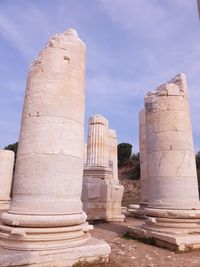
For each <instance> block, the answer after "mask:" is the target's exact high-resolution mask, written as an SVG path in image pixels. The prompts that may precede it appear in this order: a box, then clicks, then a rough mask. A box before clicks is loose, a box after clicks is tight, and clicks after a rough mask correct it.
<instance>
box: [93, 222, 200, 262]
mask: <svg viewBox="0 0 200 267" xmlns="http://www.w3.org/2000/svg"><path fill="white" fill-rule="evenodd" d="M141 223H142V220H139V219H135V218H127V219H126V222H125V223H102V222H101V223H97V224H95V225H94V230H92V231H91V234H92V236H93V237H96V238H99V239H104V240H105V241H106V242H108V243H109V245H110V246H111V249H112V252H111V255H110V262H109V263H108V264H102V265H95V267H96V266H98V267H100V266H101V267H102V266H103V267H132V266H137V267H165V266H166V267H193V266H196V267H197V266H198V267H200V250H199V251H193V252H187V253H178V254H177V253H174V252H171V251H169V250H167V249H162V248H158V247H155V246H152V245H147V244H144V243H141V242H139V241H137V240H133V239H127V238H124V237H123V235H124V234H125V233H126V231H127V226H133V225H139V224H141Z"/></svg>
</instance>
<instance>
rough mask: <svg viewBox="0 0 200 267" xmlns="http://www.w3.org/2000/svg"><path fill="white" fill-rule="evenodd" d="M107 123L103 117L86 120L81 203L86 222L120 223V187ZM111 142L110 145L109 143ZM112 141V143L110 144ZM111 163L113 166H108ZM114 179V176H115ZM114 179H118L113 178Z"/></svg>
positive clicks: (97, 116) (121, 191)
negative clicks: (85, 150) (86, 132)
mask: <svg viewBox="0 0 200 267" xmlns="http://www.w3.org/2000/svg"><path fill="white" fill-rule="evenodd" d="M110 133H111V131H110V130H109V127H108V120H107V119H105V118H104V117H103V116H102V115H99V114H97V115H94V116H92V117H90V118H89V127H88V143H87V144H88V148H87V164H86V166H85V168H84V178H83V190H82V201H83V210H84V211H85V212H86V213H87V216H88V220H99V219H101V220H106V221H123V220H124V216H123V215H121V200H122V195H123V186H121V185H120V184H119V181H118V174H116V171H117V170H116V163H117V155H114V152H116V153H117V148H116V147H114V146H115V145H117V143H116V133H115V136H113V130H112V136H111V135H110ZM111 139H112V143H111ZM113 139H114V141H113ZM110 160H112V164H113V165H112V166H109V163H110ZM114 175H115V176H114ZM116 175H117V176H116Z"/></svg>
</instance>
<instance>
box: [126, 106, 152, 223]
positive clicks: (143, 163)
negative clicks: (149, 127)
mask: <svg viewBox="0 0 200 267" xmlns="http://www.w3.org/2000/svg"><path fill="white" fill-rule="evenodd" d="M139 149H140V198H141V200H140V204H139V205H132V204H130V205H129V206H128V212H129V213H130V216H132V217H138V218H144V208H146V207H147V204H148V197H149V196H148V195H149V193H148V170H147V149H146V111H145V109H142V110H141V111H140V112H139Z"/></svg>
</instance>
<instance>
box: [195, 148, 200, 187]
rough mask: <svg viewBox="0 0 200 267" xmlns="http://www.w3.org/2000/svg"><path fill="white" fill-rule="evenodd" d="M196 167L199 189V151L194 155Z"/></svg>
mask: <svg viewBox="0 0 200 267" xmlns="http://www.w3.org/2000/svg"><path fill="white" fill-rule="evenodd" d="M196 166H197V177H198V184H199V188H200V151H199V152H197V154H196ZM199 191H200V190H199Z"/></svg>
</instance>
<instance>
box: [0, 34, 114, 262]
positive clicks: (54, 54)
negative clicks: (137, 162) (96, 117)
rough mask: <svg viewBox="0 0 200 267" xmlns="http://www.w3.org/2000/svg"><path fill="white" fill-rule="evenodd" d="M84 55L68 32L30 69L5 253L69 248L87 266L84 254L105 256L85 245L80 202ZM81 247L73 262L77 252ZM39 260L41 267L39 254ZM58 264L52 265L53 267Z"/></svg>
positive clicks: (4, 235) (5, 218) (3, 237)
mask: <svg viewBox="0 0 200 267" xmlns="http://www.w3.org/2000/svg"><path fill="white" fill-rule="evenodd" d="M85 52H86V46H85V44H84V43H83V42H82V41H81V39H79V37H78V34H77V32H76V31H75V30H74V29H69V30H68V31H66V32H64V33H63V34H58V35H55V36H53V37H52V38H51V39H50V40H49V42H48V44H47V46H46V48H45V49H44V50H42V52H40V54H39V56H38V58H37V59H36V60H35V61H33V63H32V64H31V67H30V70H29V75H28V81H27V87H26V96H25V101H24V108H23V114H22V124H21V131H20V138H19V145H18V153H17V160H16V169H15V174H14V188H13V198H12V202H11V207H10V209H9V211H8V212H6V213H4V214H3V215H2V220H3V222H4V224H5V225H7V226H6V227H4V228H0V229H1V232H0V239H1V242H2V240H3V246H4V247H7V248H11V249H20V250H31V251H32V250H48V249H66V248H70V247H73V248H74V249H73V251H72V250H70V251H67V253H68V254H69V253H70V254H71V256H70V257H72V258H73V259H72V262H73V263H74V262H76V261H77V260H78V259H79V256H80V255H81V257H80V259H86V260H87V258H88V257H90V255H89V254H88V250H89V251H90V249H92V250H93V249H96V252H95V253H94V255H93V256H94V258H95V257H96V256H100V257H102V256H103V258H104V257H105V258H106V257H107V256H108V254H109V247H108V245H106V243H103V248H102V244H100V247H99V244H97V243H94V242H93V247H94V248H92V247H90V245H88V244H89V243H87V242H88V241H90V240H91V236H90V234H89V233H88V231H89V229H91V227H89V225H88V223H86V214H85V213H84V212H83V210H82V202H81V191H82V175H83V146H84V125H83V124H84V109H85ZM8 234H9V235H8ZM86 243H87V244H86ZM83 244H85V245H84V246H82V248H81V250H82V254H80V255H79V252H78V251H77V250H76V248H77V246H80V245H83ZM88 246H89V247H90V248H89V247H88ZM95 247H96V248H95ZM102 249H103V250H102ZM100 250H101V251H100ZM61 254H62V253H61ZM39 255H41V256H39V258H40V260H41V262H42V263H43V260H44V259H43V258H42V255H43V254H39ZM58 255H59V254H58ZM52 257H53V256H52ZM55 257H56V256H55ZM57 257H58V256H57ZM57 259H59V257H58V258H57ZM59 260H60V259H59ZM41 262H40V263H41ZM67 263H69V262H68V261H67ZM43 264H44V265H42V266H46V265H45V263H43ZM59 264H60V262H59ZM59 264H58V263H57V261H56V264H55V266H60V265H59ZM62 266H63V265H62ZM70 266H71V265H70Z"/></svg>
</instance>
